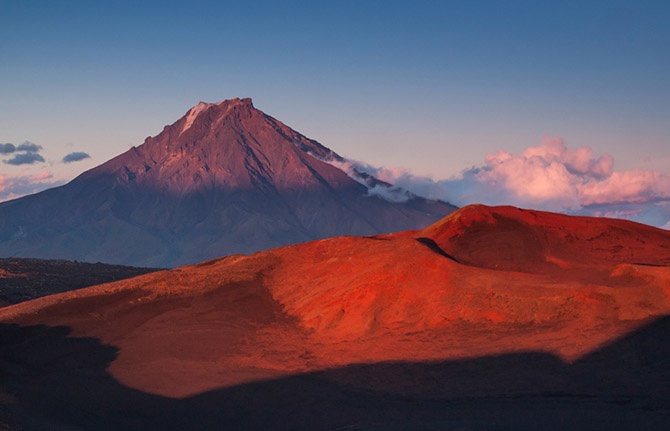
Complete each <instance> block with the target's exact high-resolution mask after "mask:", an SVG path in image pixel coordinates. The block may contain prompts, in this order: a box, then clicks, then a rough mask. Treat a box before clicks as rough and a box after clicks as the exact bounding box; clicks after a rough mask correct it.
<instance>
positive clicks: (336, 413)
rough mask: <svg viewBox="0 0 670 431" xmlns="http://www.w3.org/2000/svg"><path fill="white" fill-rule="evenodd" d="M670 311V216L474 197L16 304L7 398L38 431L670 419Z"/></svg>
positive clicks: (556, 424) (10, 313)
mask: <svg viewBox="0 0 670 431" xmlns="http://www.w3.org/2000/svg"><path fill="white" fill-rule="evenodd" d="M669 310H670V232H667V231H663V230H660V229H655V228H651V227H648V226H644V225H640V224H636V223H632V222H627V221H620V220H610V219H593V218H582V217H569V216H563V215H557V214H551V213H545V212H539V211H525V210H519V209H516V208H512V207H493V208H491V207H485V206H470V207H466V208H463V209H461V210H459V211H457V212H455V213H453V214H452V215H450V216H449V217H447V218H445V219H443V220H442V221H440V222H438V223H436V224H434V225H432V226H430V227H428V228H427V229H425V230H422V231H412V232H402V233H399V234H392V235H379V236H374V237H366V238H363V237H338V238H332V239H326V240H321V241H316V242H311V243H305V244H300V245H295V246H290V247H283V248H278V249H274V250H270V251H266V252H262V253H256V254H254V255H251V256H241V255H236V256H229V257H226V258H223V259H218V260H213V261H207V262H204V263H201V264H198V265H194V266H187V267H182V268H178V269H175V270H171V271H162V272H157V273H152V274H148V275H144V276H140V277H137V278H133V279H129V280H124V281H120V282H115V283H110V284H105V285H100V286H95V287H91V288H87V289H83V290H79V291H74V292H68V293H64V294H59V295H52V296H49V297H45V298H40V299H37V300H33V301H29V302H26V303H23V304H19V305H15V306H11V307H7V308H4V309H3V310H0V323H2V324H1V325H0V337H2V338H1V339H0V341H3V342H2V343H0V346H3V347H2V350H1V351H0V352H1V353H2V356H1V357H0V359H1V360H2V362H0V366H1V368H0V369H1V370H2V372H3V373H4V375H5V376H7V378H6V383H5V384H4V385H3V386H2V388H3V390H4V392H5V395H6V398H7V399H9V400H10V401H7V402H6V403H5V404H4V408H5V411H6V412H10V413H11V419H10V420H9V423H16V424H18V425H16V426H17V427H20V426H24V427H27V428H30V427H33V428H35V429H41V428H48V427H55V426H56V425H58V426H63V427H65V426H66V425H67V426H77V427H80V428H82V429H305V430H307V429H487V430H489V429H630V428H631V427H634V428H636V429H667V428H668V426H670V359H669V358H670V322H669V321H668V319H667V318H665V317H664V316H665V315H667V314H668V312H669ZM0 395H2V393H0ZM2 406H3V404H2V400H1V399H0V407H2ZM2 411H3V410H1V409H0V413H1V412H2ZM10 413H7V415H10ZM11 421H14V422H11ZM0 423H1V422H0ZM45 424H46V425H45ZM47 425H48V426H47ZM40 427H41V428H40Z"/></svg>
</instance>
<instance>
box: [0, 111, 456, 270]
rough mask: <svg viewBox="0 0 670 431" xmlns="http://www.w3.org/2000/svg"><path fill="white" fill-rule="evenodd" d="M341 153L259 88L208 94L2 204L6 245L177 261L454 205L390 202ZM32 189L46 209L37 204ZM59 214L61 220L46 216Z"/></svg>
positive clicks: (0, 251)
mask: <svg viewBox="0 0 670 431" xmlns="http://www.w3.org/2000/svg"><path fill="white" fill-rule="evenodd" d="M333 160H341V157H339V156H338V155H337V154H336V153H334V152H333V151H331V150H330V149H328V148H326V147H324V146H323V145H321V144H319V143H318V142H316V141H314V140H312V139H309V138H307V137H306V136H304V135H302V134H300V133H298V132H297V131H295V130H293V129H291V128H290V127H288V126H287V125H285V124H283V123H282V122H281V121H279V120H277V119H275V118H273V117H271V116H269V115H266V114H265V113H263V112H262V111H260V110H259V109H256V108H255V107H254V106H253V104H252V101H251V99H250V98H244V99H239V98H236V99H230V100H224V101H222V102H217V103H207V102H200V103H198V104H197V105H195V106H193V107H192V108H191V109H189V110H188V111H187V112H186V114H185V115H184V116H183V117H182V118H180V119H178V120H177V121H175V122H174V123H172V124H171V125H167V126H165V128H164V129H163V130H162V131H161V132H160V133H159V134H157V135H155V136H153V137H149V138H147V139H146V140H145V141H144V143H143V144H142V145H139V146H137V147H133V148H131V149H130V150H128V151H126V152H125V153H123V154H120V155H119V156H117V157H115V158H114V159H112V160H109V161H107V162H106V163H104V164H102V165H100V166H97V167H95V168H93V169H91V170H89V171H87V172H84V173H83V174H81V175H80V176H79V177H77V178H76V179H75V180H73V181H72V182H71V183H70V184H68V185H65V186H63V187H62V188H60V189H59V190H52V191H48V192H47V193H44V194H43V195H42V196H31V197H27V198H26V199H24V200H22V201H21V200H19V201H16V202H14V203H11V204H4V205H2V204H0V220H2V222H0V256H2V255H11V256H31V257H45V258H69V259H76V260H88V261H101V262H102V261H104V262H113V263H132V264H134V265H143V266H175V265H181V264H186V263H195V262H198V261H202V260H205V259H211V258H214V257H219V256H222V255H225V254H230V253H248V252H253V251H258V250H262V249H266V248H271V247H277V246H280V245H286V244H293V243H298V242H304V241H308V240H311V239H317V238H325V237H330V236H336V235H342V234H349V235H352V234H353V235H371V234H375V233H382V232H391V231H398V230H406V229H418V228H423V227H425V226H427V225H429V224H430V223H433V222H435V221H437V220H438V219H439V218H441V217H442V216H444V215H446V214H448V213H449V212H451V211H452V210H453V209H454V208H453V207H452V206H450V205H447V204H445V203H443V202H428V201H426V200H423V199H420V198H412V199H410V200H407V202H395V203H393V202H388V201H385V200H383V199H381V198H379V197H378V196H374V195H371V194H370V193H369V189H370V187H371V184H375V181H377V180H376V179H369V178H366V179H365V181H361V180H360V178H359V179H357V180H354V179H352V178H351V176H350V175H348V174H347V172H345V171H343V170H342V169H340V168H338V167H337V166H336V165H334V164H332V163H329V162H331V161H333ZM362 183H364V184H362ZM31 200H35V201H36V202H38V204H35V205H37V206H38V207H39V208H40V209H35V207H31V208H30V209H28V207H27V206H26V205H30V201H31ZM66 202H77V204H76V205H72V206H69V205H65V203H66ZM10 207H11V208H10ZM27 214H28V215H29V216H28V217H27V216H26V215H27ZM52 218H53V219H54V220H55V219H57V220H58V221H57V222H54V223H56V224H57V225H58V227H54V226H56V224H53V223H45V222H44V220H46V219H52ZM45 226H49V227H48V228H45ZM17 232H19V233H18V234H17ZM25 232H27V233H25ZM91 232H95V233H96V235H90V233H91ZM24 233H25V234H24ZM54 235H56V236H54ZM53 244H62V246H60V247H56V248H55V247H53V246H52V245H53Z"/></svg>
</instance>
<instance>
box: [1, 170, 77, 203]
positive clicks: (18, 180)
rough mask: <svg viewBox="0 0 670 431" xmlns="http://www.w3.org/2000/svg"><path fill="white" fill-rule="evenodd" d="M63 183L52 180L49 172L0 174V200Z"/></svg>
mask: <svg viewBox="0 0 670 431" xmlns="http://www.w3.org/2000/svg"><path fill="white" fill-rule="evenodd" d="M64 183H65V182H64V181H60V180H54V177H53V175H52V174H51V173H50V172H42V173H41V174H37V175H24V176H10V175H3V174H0V202H4V201H8V200H11V199H16V198H19V197H21V196H25V195H29V194H32V193H37V192H40V191H42V190H46V189H48V188H51V187H56V186H60V185H62V184H64Z"/></svg>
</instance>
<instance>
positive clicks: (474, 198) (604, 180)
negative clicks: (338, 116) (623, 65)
mask: <svg viewBox="0 0 670 431" xmlns="http://www.w3.org/2000/svg"><path fill="white" fill-rule="evenodd" d="M352 166H353V168H352V167H349V172H352V171H353V170H358V171H361V172H365V173H367V174H370V175H373V176H375V177H377V178H379V179H380V180H382V181H386V182H388V183H391V184H394V185H395V186H399V187H402V188H403V189H406V190H409V191H410V192H412V193H415V194H417V195H419V196H425V197H428V198H433V199H441V200H445V201H449V202H451V203H454V204H456V205H459V206H463V205H467V204H470V203H485V204H489V205H516V206H520V207H525V208H535V209H544V210H549V211H559V212H568V213H580V214H592V215H603V216H616V217H621V218H630V219H634V220H639V221H642V222H645V223H650V224H654V225H656V226H664V225H666V223H668V222H670V205H669V204H668V203H670V176H669V175H666V174H661V173H659V172H656V171H651V170H628V171H616V170H615V169H614V159H613V158H612V156H610V155H607V154H605V155H596V154H594V153H593V151H592V150H591V149H590V148H588V147H580V148H576V149H570V148H568V147H567V146H566V145H565V142H563V140H562V139H560V138H552V137H548V136H545V137H543V138H542V140H541V142H540V145H538V146H536V147H530V148H528V149H526V150H525V151H523V152H522V153H521V154H512V153H509V152H506V151H498V152H495V153H491V154H488V155H487V156H486V158H485V160H484V163H483V164H482V165H480V166H476V167H473V168H470V169H466V170H465V171H463V172H462V173H461V174H460V175H458V176H456V177H453V178H448V179H438V180H434V179H431V178H427V177H420V176H415V175H412V174H411V173H410V172H408V171H406V170H403V169H398V168H391V169H389V168H375V167H372V166H370V165H366V164H361V163H353V164H352ZM666 226H667V225H666Z"/></svg>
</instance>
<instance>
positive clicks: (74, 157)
mask: <svg viewBox="0 0 670 431" xmlns="http://www.w3.org/2000/svg"><path fill="white" fill-rule="evenodd" d="M90 157H91V156H90V155H89V154H88V153H84V152H82V151H75V152H73V153H70V154H67V155H66V156H65V157H63V163H72V162H78V161H80V160H84V159H88V158H90Z"/></svg>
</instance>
